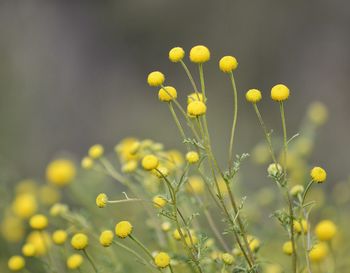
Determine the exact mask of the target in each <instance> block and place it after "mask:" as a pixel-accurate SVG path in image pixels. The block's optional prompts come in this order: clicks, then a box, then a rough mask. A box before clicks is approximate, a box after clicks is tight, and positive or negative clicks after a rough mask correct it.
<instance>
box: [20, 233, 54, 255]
mask: <svg viewBox="0 0 350 273" xmlns="http://www.w3.org/2000/svg"><path fill="white" fill-rule="evenodd" d="M26 243H28V244H32V245H34V247H35V255H36V256H41V255H44V254H46V253H47V251H48V248H49V247H50V246H51V240H50V236H49V235H48V233H47V232H43V231H32V232H31V233H29V235H28V237H27V239H26Z"/></svg>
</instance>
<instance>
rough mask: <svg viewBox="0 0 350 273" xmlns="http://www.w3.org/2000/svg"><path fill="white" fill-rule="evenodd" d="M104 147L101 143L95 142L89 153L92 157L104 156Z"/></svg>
mask: <svg viewBox="0 0 350 273" xmlns="http://www.w3.org/2000/svg"><path fill="white" fill-rule="evenodd" d="M103 153H104V148H103V146H102V145H101V144H95V145H93V146H91V147H90V149H89V151H88V154H89V156H90V157H91V158H92V159H98V158H100V157H101V156H103Z"/></svg>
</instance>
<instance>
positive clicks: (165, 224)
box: [161, 222, 171, 232]
mask: <svg viewBox="0 0 350 273" xmlns="http://www.w3.org/2000/svg"><path fill="white" fill-rule="evenodd" d="M161 227H162V230H163V231H164V232H168V231H169V230H170V228H171V225H170V223H169V222H164V223H162V226H161Z"/></svg>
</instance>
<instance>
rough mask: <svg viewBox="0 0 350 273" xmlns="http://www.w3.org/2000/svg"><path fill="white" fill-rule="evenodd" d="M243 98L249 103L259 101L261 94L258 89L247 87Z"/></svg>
mask: <svg viewBox="0 0 350 273" xmlns="http://www.w3.org/2000/svg"><path fill="white" fill-rule="evenodd" d="M245 98H246V100H247V101H248V102H251V103H257V102H259V101H261V99H262V96H261V92H260V90H258V89H249V90H248V91H247V93H245Z"/></svg>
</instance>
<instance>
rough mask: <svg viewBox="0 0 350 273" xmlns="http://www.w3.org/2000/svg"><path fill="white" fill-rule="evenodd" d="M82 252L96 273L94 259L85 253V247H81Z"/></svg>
mask: <svg viewBox="0 0 350 273" xmlns="http://www.w3.org/2000/svg"><path fill="white" fill-rule="evenodd" d="M83 252H84V254H85V256H86V258H87V259H88V261H89V263H90V264H91V266H92V267H93V269H94V271H95V273H98V270H97V267H96V265H95V263H94V261H93V260H92V258H91V257H90V255H89V254H88V253H87V251H86V249H83Z"/></svg>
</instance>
